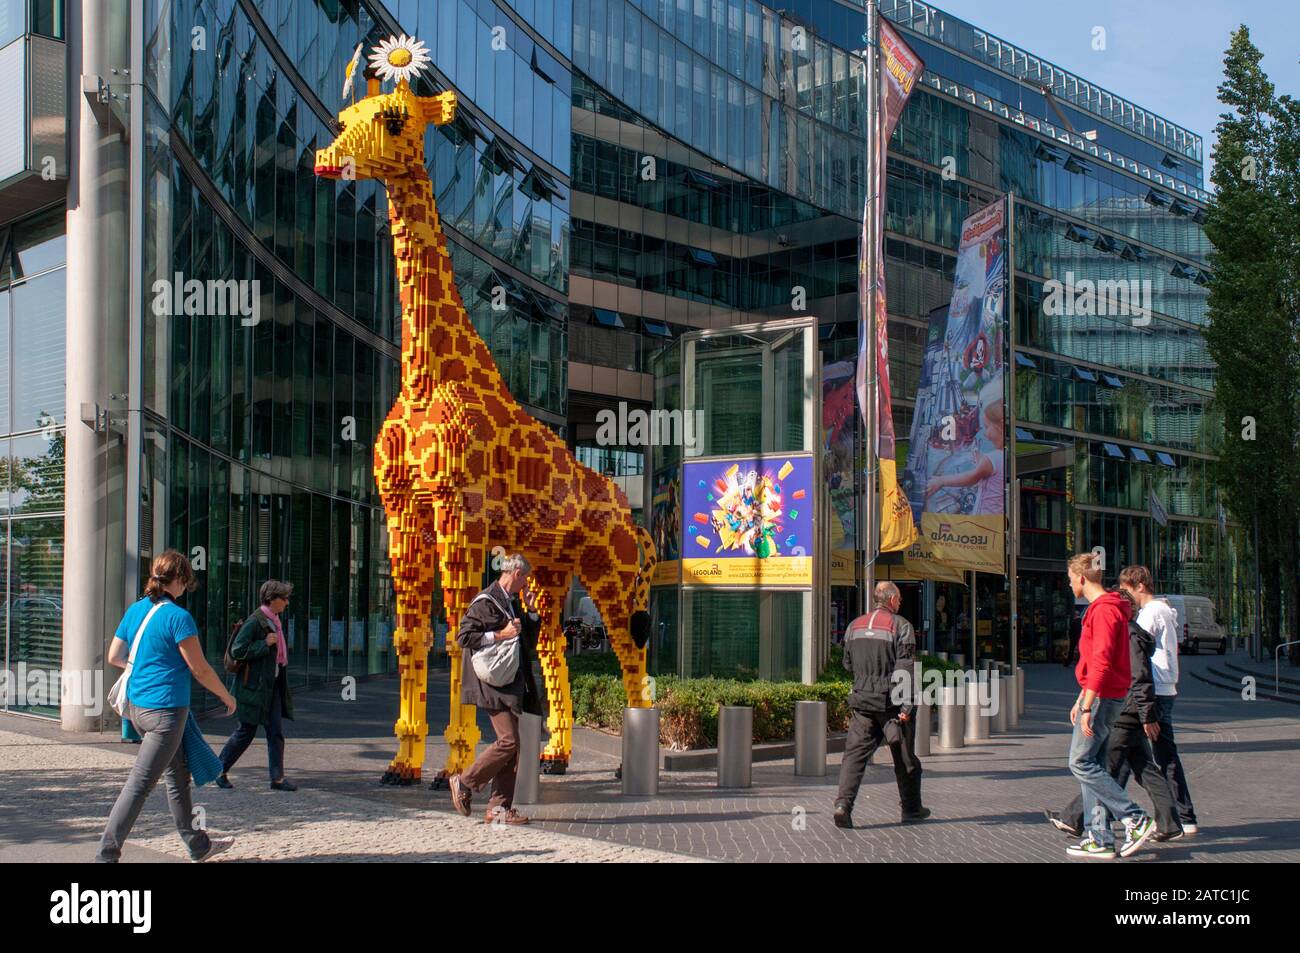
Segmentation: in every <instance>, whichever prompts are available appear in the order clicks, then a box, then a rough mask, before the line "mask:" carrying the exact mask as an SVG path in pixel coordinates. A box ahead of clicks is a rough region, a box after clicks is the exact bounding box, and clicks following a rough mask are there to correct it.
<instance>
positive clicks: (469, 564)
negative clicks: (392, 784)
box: [431, 506, 484, 788]
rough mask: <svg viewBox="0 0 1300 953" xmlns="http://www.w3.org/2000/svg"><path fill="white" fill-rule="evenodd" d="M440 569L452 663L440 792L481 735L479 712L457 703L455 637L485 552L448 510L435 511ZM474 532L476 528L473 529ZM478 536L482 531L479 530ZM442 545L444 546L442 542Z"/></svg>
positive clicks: (437, 783) (459, 672)
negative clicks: (445, 748)
mask: <svg viewBox="0 0 1300 953" xmlns="http://www.w3.org/2000/svg"><path fill="white" fill-rule="evenodd" d="M437 522H438V539H439V540H440V545H439V547H438V556H439V568H440V570H441V577H440V578H441V579H442V587H443V588H442V596H443V602H444V605H445V607H446V610H447V656H448V659H449V661H450V663H451V692H450V698H449V706H450V713H449V716H448V719H447V730H446V731H445V732H443V737H444V738H445V739H446V740H447V749H448V750H447V760H446V762H445V763H444V765H443V768H442V770H441V771H439V772H438V773H437V774H436V775H435V776H434V780H433V784H432V785H431V786H432V787H434V788H441V787H442V786H443V785H444V784H446V782H447V779H448V778H450V777H451V776H452V775H453V774H460V773H461V772H462V771H464V770H466V769H467V768H469V766H470V765H471V764H473V763H474V746H475V745H477V744H478V740H479V736H480V734H481V732H480V731H479V729H478V714H477V713H478V708H477V706H475V705H465V704H462V703H461V700H460V690H461V681H462V676H463V674H464V669H463V667H462V666H463V662H462V659H463V653H462V650H461V647H460V643H459V642H458V641H456V633H457V631H459V629H460V620H461V616H463V615H464V614H465V610H466V609H468V608H469V604H470V601H471V600H472V599H473V598H474V595H475V594H476V593H477V592H478V590H479V583H480V582H481V581H482V578H483V557H484V549H483V543H482V541H481V540H470V539H469V537H468V535H467V530H468V529H469V527H467V526H466V525H465V520H464V519H463V517H462V515H461V513H460V512H454V511H453V510H452V508H451V507H450V506H439V507H438V508H437ZM474 528H475V529H477V527H474ZM479 532H480V533H481V530H479ZM441 541H445V542H441Z"/></svg>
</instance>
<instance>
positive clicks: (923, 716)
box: [912, 702, 930, 758]
mask: <svg viewBox="0 0 1300 953" xmlns="http://www.w3.org/2000/svg"><path fill="white" fill-rule="evenodd" d="M913 717H914V718H916V725H915V728H916V737H915V738H914V739H913V743H912V750H913V751H914V752H915V753H916V756H917V757H918V758H928V757H930V706H929V705H927V704H925V703H924V702H921V703H918V704H917V706H916V713H915V715H914V716H913Z"/></svg>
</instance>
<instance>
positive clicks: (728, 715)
mask: <svg viewBox="0 0 1300 953" xmlns="http://www.w3.org/2000/svg"><path fill="white" fill-rule="evenodd" d="M753 768H754V709H752V708H750V707H749V706H748V705H723V706H722V707H720V708H719V709H718V787H720V788H747V787H749V786H750V784H751V783H752V782H753Z"/></svg>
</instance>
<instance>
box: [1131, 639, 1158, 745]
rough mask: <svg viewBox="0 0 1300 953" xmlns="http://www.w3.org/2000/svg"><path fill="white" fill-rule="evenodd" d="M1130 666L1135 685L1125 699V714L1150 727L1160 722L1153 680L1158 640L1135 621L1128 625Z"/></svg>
mask: <svg viewBox="0 0 1300 953" xmlns="http://www.w3.org/2000/svg"><path fill="white" fill-rule="evenodd" d="M1128 644H1129V666H1130V667H1131V668H1132V669H1133V684H1132V685H1130V686H1129V690H1128V697H1127V698H1125V699H1124V708H1123V709H1122V712H1123V714H1126V715H1136V716H1137V718H1138V721H1140V722H1142V723H1143V724H1144V725H1149V724H1152V723H1154V722H1157V721H1159V720H1160V718H1159V713H1158V712H1157V710H1156V688H1155V683H1154V682H1153V681H1152V680H1151V653H1152V652H1154V651H1155V650H1156V640H1155V637H1154V636H1152V635H1151V634H1150V633H1149V632H1147V630H1146V629H1144V628H1142V626H1140V625H1138V624H1137V622H1136V621H1135V620H1133V619H1130V620H1129V623H1128Z"/></svg>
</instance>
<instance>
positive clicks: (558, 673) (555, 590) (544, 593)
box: [528, 567, 573, 774]
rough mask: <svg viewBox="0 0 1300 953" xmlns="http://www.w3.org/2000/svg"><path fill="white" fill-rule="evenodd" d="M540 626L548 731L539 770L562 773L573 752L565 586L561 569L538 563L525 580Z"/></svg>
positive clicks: (539, 652) (566, 576)
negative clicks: (565, 627)
mask: <svg viewBox="0 0 1300 953" xmlns="http://www.w3.org/2000/svg"><path fill="white" fill-rule="evenodd" d="M528 588H529V590H530V591H531V592H532V593H533V594H534V599H535V605H536V607H537V611H538V613H539V614H540V615H541V621H542V628H541V632H540V633H539V634H538V636H537V658H538V661H540V662H541V665H542V681H543V683H544V686H545V691H546V708H547V718H546V728H547V731H548V732H549V733H550V737H549V738H548V740H547V743H546V748H545V749H544V750H543V751H542V772H543V773H544V774H563V773H564V771H565V769H566V768H567V767H568V765H569V757H570V755H571V754H572V752H573V696H572V695H571V694H570V692H569V665H568V662H567V661H566V660H565V657H564V648H565V639H564V627H563V625H562V623H561V619H560V615H561V613H562V611H563V608H564V596H565V593H566V592H567V591H568V588H569V574H568V572H567V571H565V570H561V569H554V568H551V567H538V568H535V569H534V570H533V572H532V575H531V576H530V577H529V580H528Z"/></svg>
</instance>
